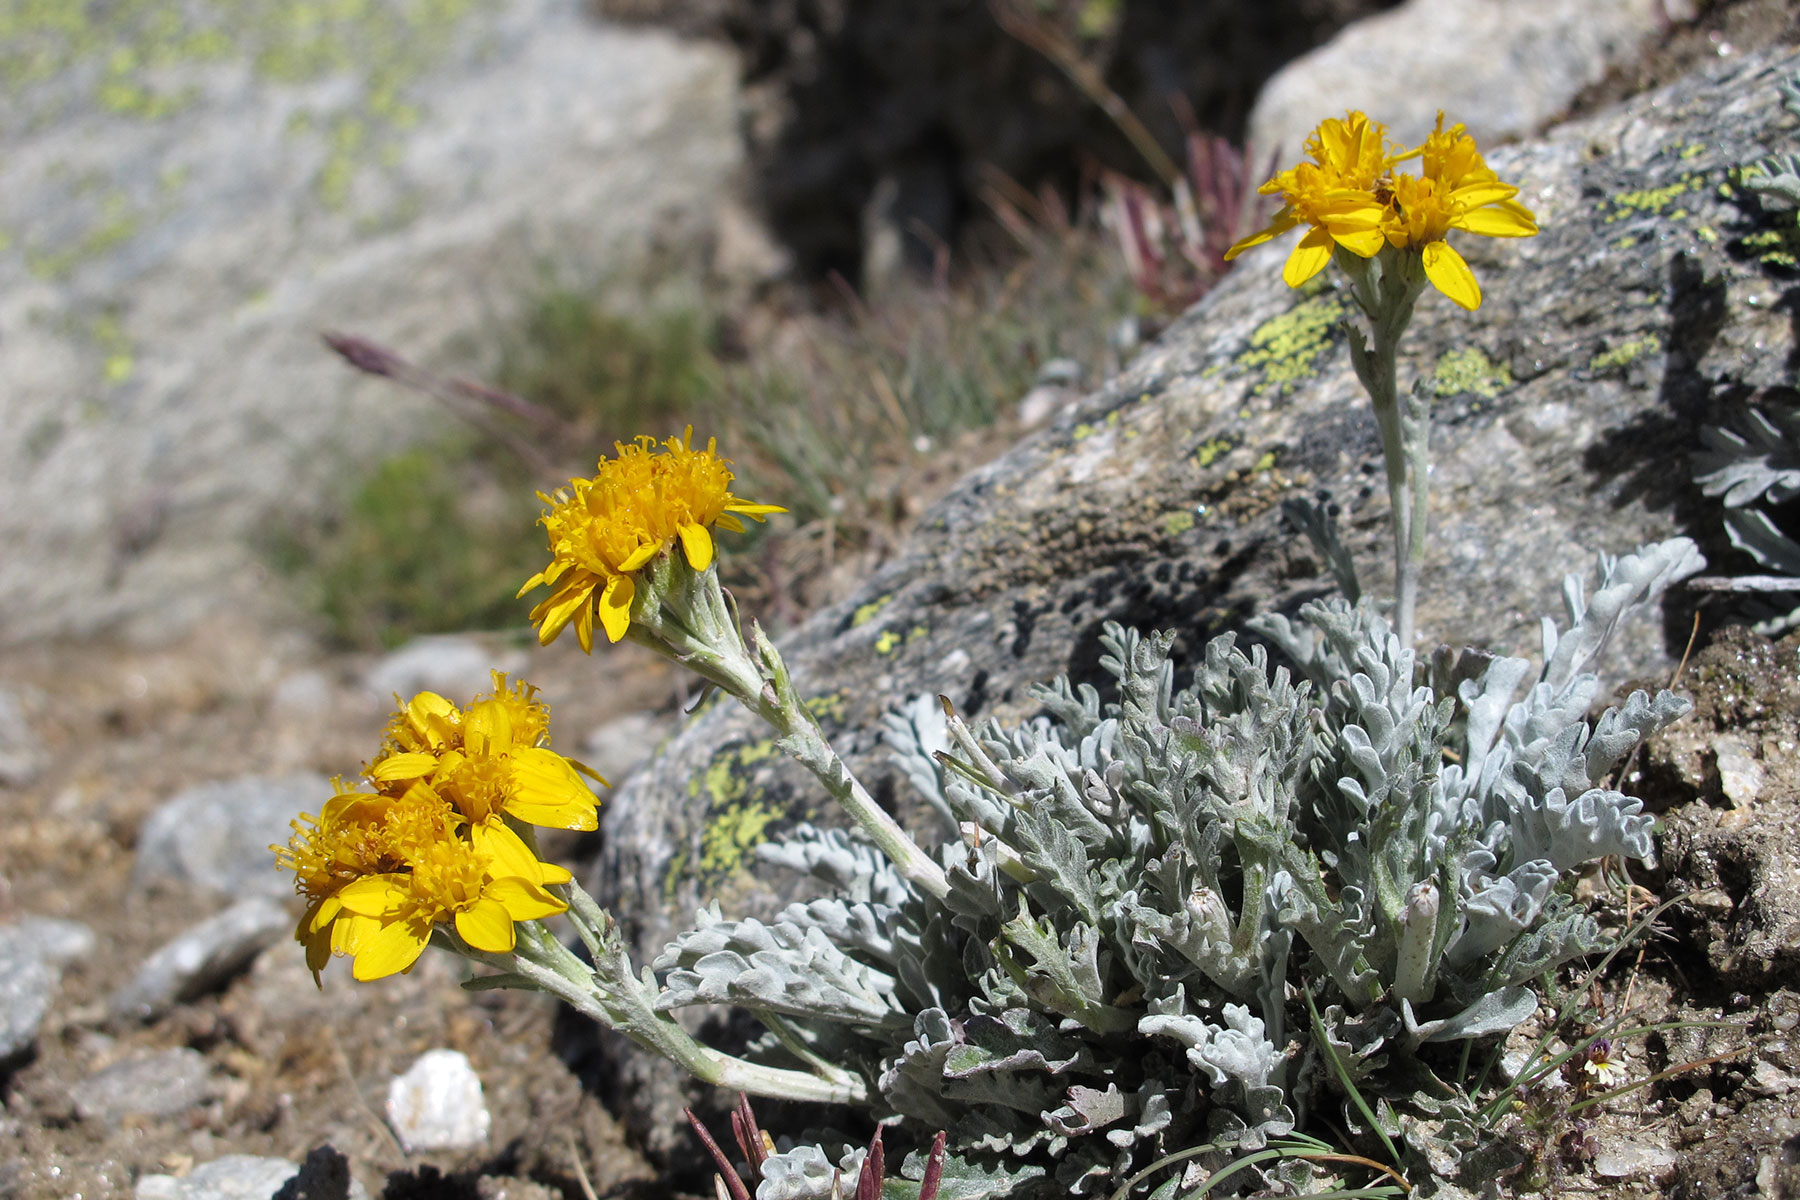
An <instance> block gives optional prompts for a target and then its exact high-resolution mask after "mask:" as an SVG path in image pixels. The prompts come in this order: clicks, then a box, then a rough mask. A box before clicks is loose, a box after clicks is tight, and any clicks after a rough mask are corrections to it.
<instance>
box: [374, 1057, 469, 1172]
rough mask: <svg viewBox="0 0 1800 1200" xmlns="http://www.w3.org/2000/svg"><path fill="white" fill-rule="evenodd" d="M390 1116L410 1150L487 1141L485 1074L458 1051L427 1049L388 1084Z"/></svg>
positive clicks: (451, 1147) (453, 1147)
mask: <svg viewBox="0 0 1800 1200" xmlns="http://www.w3.org/2000/svg"><path fill="white" fill-rule="evenodd" d="M387 1119H388V1123H389V1124H390V1125H392V1126H393V1127H394V1133H395V1135H396V1136H397V1137H399V1139H400V1144H401V1145H403V1146H405V1147H406V1151H407V1153H408V1154H412V1153H416V1152H418V1151H422V1150H467V1149H471V1148H473V1147H475V1146H480V1145H482V1144H483V1143H484V1142H486V1141H487V1135H488V1123H489V1118H488V1110H487V1102H486V1101H485V1100H483V1099H482V1096H481V1077H480V1076H478V1075H476V1074H475V1068H474V1067H472V1066H470V1065H469V1060H468V1057H467V1056H466V1055H464V1054H462V1053H461V1052H460V1051H456V1050H427V1051H426V1052H425V1053H423V1054H421V1055H419V1059H418V1061H417V1062H415V1063H413V1065H412V1067H411V1068H410V1069H409V1070H408V1071H407V1072H406V1074H404V1075H400V1076H397V1077H396V1078H394V1079H393V1080H392V1081H391V1082H390V1083H389V1084H388V1094H387Z"/></svg>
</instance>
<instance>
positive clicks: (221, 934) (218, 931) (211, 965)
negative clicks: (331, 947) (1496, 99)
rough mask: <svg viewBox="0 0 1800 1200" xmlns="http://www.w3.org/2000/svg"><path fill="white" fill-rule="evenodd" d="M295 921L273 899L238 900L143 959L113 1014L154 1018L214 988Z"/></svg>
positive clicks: (119, 993) (117, 999)
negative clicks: (142, 963)
mask: <svg viewBox="0 0 1800 1200" xmlns="http://www.w3.org/2000/svg"><path fill="white" fill-rule="evenodd" d="M293 925H294V922H293V918H292V917H290V916H289V915H288V912H287V909H285V908H283V907H282V906H281V905H280V904H277V903H276V902H275V901H273V900H270V899H268V898H266V897H263V896H252V897H250V898H249V899H247V900H240V901H238V903H236V904H234V905H232V906H231V907H230V908H228V909H226V910H225V911H224V912H221V913H218V914H216V915H214V916H211V917H208V918H207V919H206V920H204V921H202V922H200V923H199V924H198V925H195V926H192V927H191V928H189V929H187V930H185V931H183V932H182V933H180V934H178V935H176V936H175V937H174V938H173V939H172V940H170V941H168V942H165V943H164V944H163V945H162V946H161V947H160V948H159V949H157V950H156V952H155V953H153V954H151V955H150V957H149V958H147V959H145V960H144V965H143V966H141V967H139V968H138V971H137V974H136V975H133V976H132V977H131V979H130V981H129V982H127V983H126V984H125V985H124V986H123V987H121V988H120V989H119V990H118V991H117V992H115V993H113V998H112V1012H113V1015H114V1016H116V1017H135V1018H137V1019H138V1020H140V1021H151V1020H155V1019H156V1018H157V1017H159V1016H161V1015H162V1014H163V1013H165V1012H167V1011H168V1010H169V1009H170V1008H172V1007H174V1006H175V1005H176V1004H178V1003H180V1002H181V1001H183V1000H191V999H193V998H194V997H195V996H199V995H203V994H205V993H206V992H210V991H214V990H216V989H217V988H219V987H221V986H223V985H224V984H225V983H227V982H228V981H230V980H231V979H232V978H233V977H234V976H236V975H237V974H238V973H239V972H240V971H242V970H243V969H244V968H245V967H247V966H249V965H250V963H251V961H252V960H254V959H255V958H256V956H257V954H258V953H260V952H261V951H262V949H263V948H264V947H265V946H268V945H269V944H270V943H272V942H274V941H275V940H276V939H277V938H279V937H281V935H282V934H284V933H287V932H289V931H291V930H292V929H293Z"/></svg>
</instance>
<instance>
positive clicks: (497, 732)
mask: <svg viewBox="0 0 1800 1200" xmlns="http://www.w3.org/2000/svg"><path fill="white" fill-rule="evenodd" d="M463 745H465V746H467V747H468V748H469V752H470V753H472V754H484V755H501V754H505V753H507V752H508V751H509V750H511V749H512V746H513V722H512V710H511V709H509V708H507V706H506V705H505V704H502V703H501V702H500V701H498V700H483V701H481V702H480V703H479V704H471V705H470V706H469V711H468V713H467V714H465V715H464V717H463Z"/></svg>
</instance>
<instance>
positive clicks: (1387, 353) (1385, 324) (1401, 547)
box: [1336, 247, 1430, 648]
mask: <svg viewBox="0 0 1800 1200" xmlns="http://www.w3.org/2000/svg"><path fill="white" fill-rule="evenodd" d="M1336 261H1337V262H1338V264H1339V265H1340V266H1341V267H1342V268H1343V270H1344V273H1345V274H1346V275H1348V276H1349V277H1350V282H1351V295H1352V296H1353V297H1354V298H1355V300H1356V306H1357V307H1358V308H1360V309H1361V310H1362V312H1363V315H1364V316H1365V317H1367V318H1368V321H1369V332H1368V334H1367V335H1364V334H1363V332H1362V331H1361V330H1359V329H1356V328H1354V327H1352V329H1351V338H1350V362H1351V365H1352V366H1353V367H1355V369H1356V377H1357V379H1358V380H1359V381H1360V382H1361V383H1362V385H1363V390H1364V391H1366V392H1368V394H1369V401H1370V403H1371V404H1372V405H1373V406H1374V409H1375V425H1376V428H1377V429H1378V430H1379V431H1380V434H1381V456H1382V460H1383V463H1384V465H1385V466H1386V468H1387V484H1388V504H1389V506H1390V507H1391V509H1392V514H1393V517H1392V519H1393V526H1394V626H1395V634H1396V636H1398V637H1399V639H1400V645H1401V647H1402V648H1411V646H1412V643H1413V636H1414V628H1413V615H1414V612H1415V610H1416V609H1417V607H1418V597H1419V563H1420V560H1421V559H1423V558H1424V554H1425V528H1426V511H1427V501H1428V497H1429V492H1430V479H1429V467H1430V453H1429V448H1428V442H1427V438H1428V433H1429V424H1430V412H1429V410H1428V409H1427V408H1425V406H1424V405H1423V404H1422V403H1416V404H1411V405H1407V406H1405V407H1403V406H1402V404H1401V400H1400V393H1399V385H1398V383H1397V380H1396V374H1397V369H1398V368H1397V362H1398V357H1399V346H1400V338H1401V337H1402V336H1403V335H1404V334H1405V333H1406V327H1407V325H1408V324H1410V323H1411V321H1412V314H1413V307H1414V305H1416V304H1417V303H1418V300H1419V295H1420V293H1421V292H1423V291H1424V289H1425V272H1424V268H1423V266H1422V265H1421V264H1420V261H1419V255H1418V253H1417V252H1416V251H1407V250H1396V249H1394V248H1393V247H1386V248H1384V249H1383V250H1382V251H1381V253H1380V254H1378V255H1376V256H1375V257H1373V258H1360V257H1358V256H1357V255H1355V254H1352V253H1351V252H1349V251H1348V250H1343V249H1339V250H1338V251H1337V252H1336Z"/></svg>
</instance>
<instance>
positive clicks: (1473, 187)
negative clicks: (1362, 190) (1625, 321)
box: [1376, 112, 1538, 309]
mask: <svg viewBox="0 0 1800 1200" xmlns="http://www.w3.org/2000/svg"><path fill="white" fill-rule="evenodd" d="M1417 153H1418V157H1419V165H1420V168H1421V173H1420V174H1419V175H1398V176H1389V177H1386V178H1384V179H1382V180H1378V181H1377V187H1376V194H1377V195H1378V197H1379V198H1380V199H1381V201H1382V203H1383V206H1384V208H1385V212H1384V213H1383V215H1382V219H1381V232H1382V234H1383V236H1384V237H1385V238H1386V239H1387V242H1388V244H1389V245H1391V246H1396V247H1398V248H1400V249H1417V250H1418V251H1419V254H1420V258H1421V260H1422V262H1423V264H1424V267H1425V277H1426V278H1427V279H1429V280H1430V281H1431V283H1432V286H1434V287H1436V288H1437V290H1438V291H1440V292H1442V293H1444V295H1446V296H1448V297H1450V299H1452V300H1454V301H1456V303H1458V304H1460V305H1462V306H1463V307H1464V308H1467V309H1474V308H1478V307H1480V305H1481V285H1480V284H1478V283H1476V282H1475V273H1474V272H1473V271H1471V270H1469V264H1468V263H1467V262H1466V261H1465V260H1464V259H1463V256H1462V255H1461V254H1458V253H1457V251H1456V248H1455V247H1454V246H1452V245H1450V243H1449V242H1447V241H1445V240H1444V238H1445V235H1447V234H1448V233H1449V232H1450V231H1451V230H1452V229H1459V230H1462V231H1463V232H1465V233H1473V234H1479V235H1481V236H1482V237H1531V236H1532V235H1534V234H1536V233H1537V231H1538V227H1537V220H1536V218H1534V217H1533V216H1532V214H1531V212H1530V210H1529V209H1527V208H1525V207H1524V206H1523V205H1521V204H1519V203H1518V202H1517V201H1515V200H1514V199H1513V197H1514V196H1516V195H1518V194H1519V189H1518V188H1516V187H1514V186H1513V185H1512V184H1509V183H1502V182H1500V179H1499V177H1498V176H1496V175H1495V174H1494V172H1493V171H1492V170H1491V169H1489V167H1488V165H1487V163H1486V162H1485V161H1484V160H1483V159H1482V157H1481V153H1480V152H1479V151H1478V150H1476V148H1475V139H1474V138H1472V137H1470V136H1469V135H1468V133H1467V132H1466V131H1465V130H1464V128H1463V126H1462V125H1460V124H1459V125H1452V126H1451V127H1450V128H1449V129H1445V128H1444V114H1443V113H1441V112H1440V113H1439V114H1438V119H1437V127H1436V128H1435V129H1434V130H1433V131H1432V132H1431V133H1430V135H1428V136H1427V137H1426V139H1425V144H1424V145H1423V146H1421V147H1419V150H1418V152H1417Z"/></svg>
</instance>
